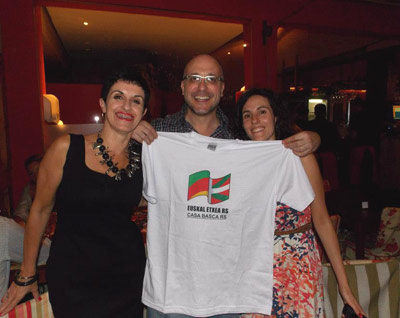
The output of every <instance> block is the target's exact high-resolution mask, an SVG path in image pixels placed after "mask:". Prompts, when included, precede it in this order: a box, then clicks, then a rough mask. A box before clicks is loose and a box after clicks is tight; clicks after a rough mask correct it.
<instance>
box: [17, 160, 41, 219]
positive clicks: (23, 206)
mask: <svg viewBox="0 0 400 318" xmlns="http://www.w3.org/2000/svg"><path fill="white" fill-rule="evenodd" d="M41 161H42V155H39V154H35V155H32V156H30V157H28V158H27V159H26V160H25V163H24V166H25V170H26V172H27V174H28V177H29V183H28V184H27V185H26V186H25V187H24V189H23V190H22V194H21V197H20V199H19V201H18V205H17V207H16V209H15V211H14V214H13V218H14V219H15V220H16V221H17V222H18V223H26V221H27V220H28V215H29V210H30V209H31V205H32V202H33V199H34V197H35V193H36V182H37V178H38V173H39V166H40V162H41Z"/></svg>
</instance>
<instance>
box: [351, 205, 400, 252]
mask: <svg viewBox="0 0 400 318" xmlns="http://www.w3.org/2000/svg"><path fill="white" fill-rule="evenodd" d="M343 256H344V258H345V259H356V253H355V244H354V242H352V241H348V240H346V241H345V242H344V253H343ZM365 258H366V259H375V260H387V259H391V258H397V259H398V260H400V208H394V207H385V208H384V209H383V210H382V214H381V221H380V226H379V233H378V236H377V239H376V244H375V246H374V247H373V248H366V249H365Z"/></svg>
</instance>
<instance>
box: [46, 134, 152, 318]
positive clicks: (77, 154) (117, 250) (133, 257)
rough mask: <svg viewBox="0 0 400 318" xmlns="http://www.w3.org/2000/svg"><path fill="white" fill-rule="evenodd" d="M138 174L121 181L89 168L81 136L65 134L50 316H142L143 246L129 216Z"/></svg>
mask: <svg viewBox="0 0 400 318" xmlns="http://www.w3.org/2000/svg"><path fill="white" fill-rule="evenodd" d="M142 178H143V177H142V171H141V170H138V171H136V173H135V174H134V175H133V176H132V178H128V177H127V176H126V175H124V176H123V178H122V180H121V181H116V180H114V178H111V177H109V176H107V175H105V174H103V173H98V172H95V171H93V170H90V169H89V168H88V167H87V166H86V164H85V141H84V137H83V136H82V135H71V144H70V147H69V150H68V153H67V158H66V162H65V165H64V172H63V178H62V181H61V183H60V186H59V187H58V189H57V193H56V210H57V227H56V231H55V235H54V238H53V243H52V246H51V250H50V256H49V259H48V262H47V267H46V272H47V281H48V288H49V297H50V302H51V305H52V307H53V311H54V315H55V317H56V318H63V317H68V318H71V317H74V318H80V317H82V318H83V317H84V318H88V317H96V318H101V317H104V318H106V317H107V318H109V317H121V318H122V317H135V318H136V317H138V318H139V317H143V306H142V304H141V295H142V284H143V275H144V266H145V252H144V245H143V241H142V237H141V234H140V231H139V229H138V228H137V226H136V224H134V223H133V222H132V221H131V220H130V218H131V214H132V211H133V209H134V207H135V206H136V205H137V204H138V203H139V201H140V198H141V194H142Z"/></svg>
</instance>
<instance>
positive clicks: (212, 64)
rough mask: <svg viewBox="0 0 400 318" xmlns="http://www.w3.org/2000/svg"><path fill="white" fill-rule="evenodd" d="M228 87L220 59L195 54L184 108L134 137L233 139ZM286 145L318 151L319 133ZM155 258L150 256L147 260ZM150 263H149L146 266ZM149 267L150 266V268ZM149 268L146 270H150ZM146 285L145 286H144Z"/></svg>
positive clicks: (156, 315) (154, 317)
mask: <svg viewBox="0 0 400 318" xmlns="http://www.w3.org/2000/svg"><path fill="white" fill-rule="evenodd" d="M224 89H225V83H224V74H223V70H222V67H221V65H220V64H219V62H218V61H217V60H216V59H215V58H214V57H212V56H210V55H207V54H200V55H197V56H195V57H193V58H192V59H191V60H190V61H189V62H188V63H187V64H186V67H185V69H184V72H183V77H182V82H181V90H182V95H183V96H184V104H183V106H182V110H181V111H180V112H178V113H175V114H172V115H169V116H167V117H165V118H159V119H156V120H154V121H153V122H152V123H151V124H149V123H148V122H146V121H142V122H141V123H140V124H139V125H138V127H137V128H136V129H135V130H134V132H133V134H132V138H134V139H135V140H137V141H138V142H143V141H145V142H146V143H147V144H150V143H151V142H152V141H153V140H154V139H155V138H157V132H156V131H164V132H181V133H182V132H192V131H196V132H197V133H199V134H201V135H204V136H209V137H215V138H222V139H233V138H234V137H235V136H234V134H233V132H232V131H231V130H230V125H229V122H228V118H227V117H226V116H225V114H224V113H223V112H222V110H221V108H220V107H219V103H220V100H221V97H222V96H223V93H224ZM285 145H286V146H287V147H289V148H291V149H292V150H293V152H294V153H295V154H297V155H299V156H304V155H307V154H309V153H310V152H313V151H315V149H317V148H318V145H319V136H318V134H316V133H314V132H306V131H303V132H300V133H297V134H295V135H293V136H291V137H289V138H287V139H286V140H285ZM151 235H152V228H151V225H149V227H148V229H147V237H151ZM151 262H154V261H153V260H149V261H148V264H149V263H151ZM147 267H148V266H147ZM147 269H148V268H147ZM147 269H146V270H147ZM145 288H146V286H145ZM145 304H146V305H148V311H147V315H148V316H147V317H148V318H175V317H179V318H184V317H190V316H188V315H181V314H164V313H162V312H160V311H157V310H155V309H154V308H152V307H151V304H150V303H146V302H145ZM217 317H218V318H219V317H223V318H231V317H239V314H236V315H235V314H225V315H217V316H213V318H217Z"/></svg>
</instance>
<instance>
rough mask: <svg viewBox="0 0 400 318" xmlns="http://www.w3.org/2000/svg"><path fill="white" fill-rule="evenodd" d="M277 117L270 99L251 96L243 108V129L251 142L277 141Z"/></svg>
mask: <svg viewBox="0 0 400 318" xmlns="http://www.w3.org/2000/svg"><path fill="white" fill-rule="evenodd" d="M276 120H277V117H275V115H274V112H273V110H272V107H271V105H270V103H269V100H268V98H266V97H264V96H260V95H253V96H251V97H250V98H249V99H248V100H247V101H246V103H245V104H244V106H243V110H242V121H243V128H244V130H245V131H246V134H247V136H249V138H250V139H251V140H258V141H261V140H275V139H276V138H275V123H276Z"/></svg>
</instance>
